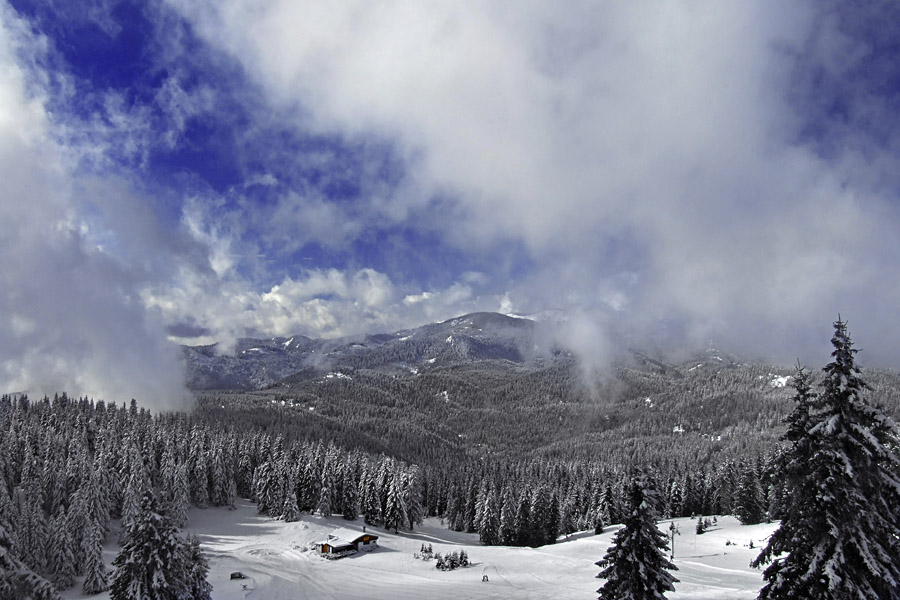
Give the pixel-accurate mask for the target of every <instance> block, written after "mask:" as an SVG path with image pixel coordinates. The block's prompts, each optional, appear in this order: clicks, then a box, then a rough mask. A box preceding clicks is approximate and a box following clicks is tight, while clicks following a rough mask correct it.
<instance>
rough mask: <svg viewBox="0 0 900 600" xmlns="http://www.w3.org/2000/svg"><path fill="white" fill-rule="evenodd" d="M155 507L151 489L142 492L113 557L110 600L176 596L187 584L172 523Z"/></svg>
mask: <svg viewBox="0 0 900 600" xmlns="http://www.w3.org/2000/svg"><path fill="white" fill-rule="evenodd" d="M155 511H156V505H155V501H154V498H153V493H152V492H150V491H146V492H144V495H143V496H142V497H141V504H140V511H139V512H138V513H137V514H136V515H135V518H134V520H133V521H132V522H131V524H130V525H129V531H128V533H127V535H126V536H125V544H124V545H123V546H122V549H121V550H120V551H119V554H118V555H116V558H115V560H113V565H114V566H115V567H116V571H115V574H114V575H113V580H112V586H111V587H110V598H111V600H177V599H178V598H179V594H181V593H182V592H183V591H184V590H185V589H186V587H187V585H188V584H187V580H188V575H187V569H186V565H185V561H184V552H183V550H182V542H181V540H180V539H179V537H178V535H177V533H176V529H175V526H174V525H172V523H171V521H169V520H168V519H167V518H166V517H163V516H162V515H159V514H158V513H156V512H155Z"/></svg>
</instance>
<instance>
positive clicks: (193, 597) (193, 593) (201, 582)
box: [179, 494, 293, 600]
mask: <svg viewBox="0 0 900 600" xmlns="http://www.w3.org/2000/svg"><path fill="white" fill-rule="evenodd" d="M292 495H293V494H292ZM182 550H183V552H184V554H185V556H184V559H183V560H184V562H185V564H186V565H187V569H186V570H187V581H186V585H185V590H184V592H183V594H182V596H180V597H179V600H181V599H182V598H184V599H190V600H211V598H212V590H213V586H212V584H211V583H209V581H207V579H206V576H207V574H208V573H209V561H207V560H206V557H205V556H204V555H203V552H202V551H201V550H200V539H199V538H197V536H195V535H192V536H190V537H189V538H188V539H187V541H186V542H185V543H184V544H183V546H182Z"/></svg>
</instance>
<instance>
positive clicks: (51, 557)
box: [47, 506, 77, 590]
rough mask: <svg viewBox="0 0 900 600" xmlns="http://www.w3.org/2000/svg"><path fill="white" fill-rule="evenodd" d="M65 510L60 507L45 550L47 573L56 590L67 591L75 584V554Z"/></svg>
mask: <svg viewBox="0 0 900 600" xmlns="http://www.w3.org/2000/svg"><path fill="white" fill-rule="evenodd" d="M67 524H68V517H67V516H66V509H65V508H63V507H62V506H60V507H59V508H58V509H57V511H56V517H54V519H53V523H52V524H51V527H50V546H49V547H48V548H47V554H48V556H47V571H48V573H49V574H50V579H51V580H52V581H53V585H55V586H56V589H57V590H67V589H69V588H70V587H72V586H73V585H74V584H75V576H76V575H77V573H76V572H75V552H74V545H73V542H72V536H71V535H69V528H68V527H67Z"/></svg>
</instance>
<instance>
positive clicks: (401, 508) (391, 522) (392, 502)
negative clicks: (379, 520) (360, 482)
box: [384, 473, 409, 533]
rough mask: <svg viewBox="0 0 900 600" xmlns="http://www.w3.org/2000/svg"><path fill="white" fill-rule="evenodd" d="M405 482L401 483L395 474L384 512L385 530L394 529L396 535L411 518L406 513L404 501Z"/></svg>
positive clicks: (389, 487) (389, 488)
mask: <svg viewBox="0 0 900 600" xmlns="http://www.w3.org/2000/svg"><path fill="white" fill-rule="evenodd" d="M402 485H403V482H402V481H400V476H399V474H397V473H395V474H394V477H393V478H392V479H391V481H390V484H389V486H388V496H387V503H386V504H385V511H384V527H385V529H393V530H394V533H397V530H398V529H399V528H400V527H403V526H404V525H405V524H406V523H407V522H408V521H409V517H408V515H407V512H406V502H404V500H403V489H402Z"/></svg>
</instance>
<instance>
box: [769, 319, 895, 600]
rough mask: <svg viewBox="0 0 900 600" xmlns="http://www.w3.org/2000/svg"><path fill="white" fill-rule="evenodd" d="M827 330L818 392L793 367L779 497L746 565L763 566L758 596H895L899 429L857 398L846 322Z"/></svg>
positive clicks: (861, 386) (824, 599)
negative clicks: (775, 522) (773, 520)
mask: <svg viewBox="0 0 900 600" xmlns="http://www.w3.org/2000/svg"><path fill="white" fill-rule="evenodd" d="M834 328H835V332H834V336H833V337H832V340H831V342H832V345H833V346H834V351H833V352H832V354H831V356H832V357H833V360H832V362H830V363H829V364H828V365H827V366H826V367H825V369H824V371H825V380H824V381H823V383H822V385H821V393H820V395H819V396H818V397H817V398H816V397H814V396H813V394H811V392H810V391H809V386H808V379H807V378H806V377H801V375H802V373H798V377H797V383H796V384H795V389H796V390H797V393H796V396H795V399H796V401H797V406H796V407H795V409H794V411H793V413H792V414H791V416H790V418H789V429H788V433H787V439H788V440H789V441H791V442H792V444H791V448H790V451H789V457H788V459H787V461H786V464H785V465H784V466H783V467H782V469H781V477H782V478H783V479H784V482H785V483H784V485H785V488H786V497H787V499H788V500H787V501H786V502H785V506H783V507H782V511H783V518H782V521H781V525H780V527H779V528H778V530H777V531H776V532H775V533H774V534H773V535H772V537H771V538H770V539H769V543H768V545H767V546H766V547H765V548H764V549H763V551H762V552H761V553H760V555H759V557H758V558H757V559H756V560H755V561H754V562H753V566H761V565H763V564H768V563H770V562H771V565H769V567H768V568H767V569H766V570H765V572H764V573H763V578H764V579H765V582H766V583H765V585H764V587H763V588H762V590H761V591H760V594H759V598H760V599H761V600H776V599H782V598H791V599H792V600H805V599H810V600H811V599H813V598H815V599H816V600H819V599H821V600H831V599H834V600H837V599H843V598H854V599H862V600H876V599H882V598H897V597H898V596H900V539H898V532H900V518H898V516H900V512H898V511H900V509H898V507H900V502H898V501H900V460H898V456H897V441H898V439H900V432H898V430H897V427H896V426H895V425H894V423H893V421H891V420H890V419H889V418H888V417H886V416H885V415H884V414H883V413H882V411H881V410H880V409H878V408H876V407H874V406H872V405H871V404H869V402H867V400H866V399H865V397H864V395H863V393H864V392H865V390H867V389H869V387H868V386H867V385H866V383H865V382H864V381H863V380H862V379H861V378H860V377H859V373H860V371H859V368H858V367H857V366H856V364H855V359H854V355H855V354H856V352H857V350H856V349H854V348H853V344H852V342H851V340H850V336H849V335H848V333H847V325H846V323H845V322H844V321H842V320H841V319H840V317H839V318H838V320H837V322H835V323H834ZM785 553H787V555H786V556H784V554H785Z"/></svg>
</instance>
